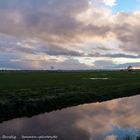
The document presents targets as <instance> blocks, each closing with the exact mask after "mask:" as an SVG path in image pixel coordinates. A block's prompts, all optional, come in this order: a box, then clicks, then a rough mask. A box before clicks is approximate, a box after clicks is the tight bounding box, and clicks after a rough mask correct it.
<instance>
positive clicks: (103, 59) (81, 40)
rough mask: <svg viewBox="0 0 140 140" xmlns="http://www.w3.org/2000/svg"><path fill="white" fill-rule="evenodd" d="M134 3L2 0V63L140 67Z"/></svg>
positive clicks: (138, 13) (139, 27) (9, 65)
mask: <svg viewBox="0 0 140 140" xmlns="http://www.w3.org/2000/svg"><path fill="white" fill-rule="evenodd" d="M134 3H135V5H134ZM132 4H133V8H132V7H131V6H132ZM138 4H140V2H138V1H137V0H128V1H125V3H124V2H123V3H122V2H121V1H119V0H90V1H88V0H77V1H75V0H61V1H60V0H23V1H21V0H1V1H0V19H1V20H0V68H5V69H50V67H51V66H54V68H55V69H98V68H99V69H114V68H125V67H127V66H128V65H134V66H135V67H139V66H140V39H139V37H140V22H139V21H140V11H139V8H138V7H139V6H138ZM124 5H125V6H124ZM134 6H135V9H134ZM129 8H132V10H131V9H130V11H131V12H130V11H129V12H128V10H126V9H129ZM120 9H121V10H120ZM122 9H124V10H122ZM114 11H116V12H114Z"/></svg>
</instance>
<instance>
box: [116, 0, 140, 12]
mask: <svg viewBox="0 0 140 140" xmlns="http://www.w3.org/2000/svg"><path fill="white" fill-rule="evenodd" d="M139 9H140V0H117V5H116V6H114V7H113V11H114V12H115V13H116V12H120V11H125V12H132V11H135V10H139Z"/></svg>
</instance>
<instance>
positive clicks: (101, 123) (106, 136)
mask: <svg viewBox="0 0 140 140" xmlns="http://www.w3.org/2000/svg"><path fill="white" fill-rule="evenodd" d="M139 129H140V96H135V97H129V98H122V99H117V100H112V101H107V102H103V103H92V104H85V105H80V106H76V107H70V108H66V109H63V110H60V111H59V110H58V111H53V112H51V113H45V114H42V115H38V116H34V117H32V118H21V119H14V120H10V121H7V122H3V123H2V124H0V135H2V134H5V135H15V136H17V139H21V136H23V135H24V136H40V135H42V136H51V137H48V138H47V140H48V139H57V140H140V139H139V138H138V136H139V132H140V131H139ZM34 139H37V138H34Z"/></svg>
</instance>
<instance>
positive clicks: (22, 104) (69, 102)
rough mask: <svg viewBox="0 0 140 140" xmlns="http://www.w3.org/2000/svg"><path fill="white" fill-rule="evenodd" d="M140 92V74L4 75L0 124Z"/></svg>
mask: <svg viewBox="0 0 140 140" xmlns="http://www.w3.org/2000/svg"><path fill="white" fill-rule="evenodd" d="M91 78H108V79H91ZM139 93H140V72H139V71H135V72H127V71H87V72H84V71H83V72H82V71H81V72H76V71H73V72H72V71H71V72H70V71H69V72H61V71H60V72H57V71H54V72H47V71H46V72H45V71H44V72H43V71H34V72H23V71H22V72H10V71H7V72H0V121H4V120H8V119H12V118H15V117H21V116H32V115H35V114H38V113H42V112H46V111H48V112H49V111H52V110H55V109H61V108H64V107H68V106H74V105H78V104H82V103H90V102H97V101H100V102H101V101H105V100H109V99H114V98H119V97H126V96H131V95H136V94H139Z"/></svg>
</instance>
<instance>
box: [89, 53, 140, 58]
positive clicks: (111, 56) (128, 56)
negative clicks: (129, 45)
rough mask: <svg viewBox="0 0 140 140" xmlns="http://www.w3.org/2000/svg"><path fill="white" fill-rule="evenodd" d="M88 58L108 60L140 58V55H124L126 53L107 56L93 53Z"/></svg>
mask: <svg viewBox="0 0 140 140" xmlns="http://www.w3.org/2000/svg"><path fill="white" fill-rule="evenodd" d="M88 56H90V57H106V58H140V55H130V54H124V53H114V54H113V53H112V54H110V53H106V54H101V53H93V54H89V55H88Z"/></svg>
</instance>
